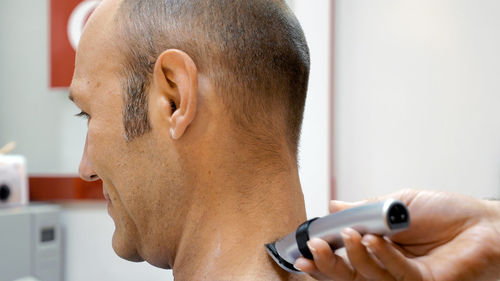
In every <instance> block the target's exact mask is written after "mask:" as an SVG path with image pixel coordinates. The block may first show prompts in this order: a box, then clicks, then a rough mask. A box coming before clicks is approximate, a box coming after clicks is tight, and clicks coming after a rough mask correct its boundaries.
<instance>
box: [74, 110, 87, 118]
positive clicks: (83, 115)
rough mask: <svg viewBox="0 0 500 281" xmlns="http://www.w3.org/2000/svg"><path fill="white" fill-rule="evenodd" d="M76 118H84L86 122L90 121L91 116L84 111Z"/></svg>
mask: <svg viewBox="0 0 500 281" xmlns="http://www.w3.org/2000/svg"><path fill="white" fill-rule="evenodd" d="M75 116H76V117H80V118H83V119H85V120H89V118H90V115H88V114H87V113H86V112H84V111H82V112H80V113H77V114H75Z"/></svg>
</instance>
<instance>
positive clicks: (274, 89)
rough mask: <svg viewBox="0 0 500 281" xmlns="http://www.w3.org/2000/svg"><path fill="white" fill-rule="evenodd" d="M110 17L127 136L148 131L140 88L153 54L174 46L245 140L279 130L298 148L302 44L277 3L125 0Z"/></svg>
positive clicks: (305, 68)
mask: <svg viewBox="0 0 500 281" xmlns="http://www.w3.org/2000/svg"><path fill="white" fill-rule="evenodd" d="M116 18H117V21H118V26H119V34H120V39H121V40H120V42H119V44H121V45H122V47H123V48H124V49H123V55H124V56H125V64H124V72H123V79H124V85H125V89H126V91H127V92H128V95H127V103H128V104H129V105H130V106H129V107H127V111H126V114H125V116H126V118H125V127H126V129H127V134H128V136H129V137H130V138H133V137H135V136H136V135H141V134H142V133H144V132H146V131H147V130H149V125H148V120H147V108H146V104H147V102H146V101H147V91H145V90H146V89H148V87H149V83H150V80H151V76H152V73H153V67H154V63H155V62H156V59H157V58H158V56H159V55H160V54H161V53H162V52H163V51H164V50H167V49H179V50H182V51H184V52H186V53H187V54H188V55H189V56H190V57H191V58H192V59H193V61H194V62H195V64H196V66H197V68H198V71H199V73H202V74H205V75H206V76H207V77H209V79H210V80H211V82H212V83H213V84H214V87H215V90H216V91H217V94H218V95H220V98H221V100H222V101H223V102H224V104H225V106H226V107H227V110H228V111H229V112H231V113H232V115H231V116H232V117H233V118H234V125H235V128H237V129H240V130H242V131H247V132H248V133H247V134H246V135H245V137H246V138H252V137H255V136H260V137H261V138H268V139H273V138H274V137H275V136H276V134H277V132H279V133H281V134H283V135H286V136H287V139H288V141H289V145H290V146H291V150H292V151H295V150H296V149H297V143H298V139H299V133H300V125H301V122H302V113H303V109H304V102H305V97H306V90H307V81H308V75H309V50H308V48H307V44H306V42H305V39H304V35H303V33H302V29H301V28H300V25H299V23H298V22H297V20H296V18H295V17H294V15H293V14H292V13H291V11H290V10H289V9H288V8H287V6H286V4H285V3H284V1H276V0H271V1H270V0H253V1H234V0H217V1H202V0H191V1H135V0H125V1H123V3H122V5H121V7H120V10H119V12H118V14H117V16H116ZM138 107H140V108H141V110H140V113H141V114H136V113H137V108H138ZM263 134H264V135H265V136H263Z"/></svg>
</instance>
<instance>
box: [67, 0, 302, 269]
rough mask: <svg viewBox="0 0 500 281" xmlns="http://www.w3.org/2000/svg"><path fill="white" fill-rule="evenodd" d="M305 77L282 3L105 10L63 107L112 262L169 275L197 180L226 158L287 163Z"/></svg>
mask: <svg viewBox="0 0 500 281" xmlns="http://www.w3.org/2000/svg"><path fill="white" fill-rule="evenodd" d="M308 74H309V54H308V48H307V45H306V42H305V39H304V35H303V33H302V30H301V28H300V26H299V24H298V22H297V20H296V19H295V17H294V16H293V15H292V13H291V12H290V11H289V9H288V8H287V7H286V5H285V4H284V3H283V2H282V1H277V0H271V1H264V0H254V1H238V0H215V1H197V0H185V1H178V0H177V1H174V0H162V1H160V0H156V1H155V0H148V1H146V0H145V1H133V0H132V1H129V0H124V1H118V0H109V1H103V3H102V4H101V5H100V6H99V8H98V9H97V10H96V11H95V13H94V14H93V15H92V17H91V18H90V20H89V22H88V24H87V26H86V28H85V31H84V33H83V36H82V38H81V41H80V45H79V47H78V51H77V58H76V65H75V74H74V77H73V82H72V86H71V98H72V99H73V100H74V101H75V103H76V104H77V105H78V106H79V107H80V108H81V109H82V111H84V112H85V114H88V116H89V120H88V133H87V141H86V145H85V151H84V155H83V157H82V162H81V165H80V174H81V176H82V177H83V178H84V179H86V180H96V179H99V178H101V179H102V180H103V190H104V193H105V196H106V197H107V198H109V208H108V209H109V212H110V215H111V216H112V217H113V220H114V222H115V225H116V230H115V233H114V235H113V248H114V249H115V251H116V252H117V254H118V255H119V256H121V257H123V258H125V259H129V260H137V261H138V260H143V259H146V260H147V261H148V262H150V263H152V264H154V265H157V266H160V267H168V266H170V265H171V264H172V263H171V259H172V256H171V255H172V252H173V251H175V249H176V247H177V243H178V242H179V241H180V236H181V232H180V230H182V228H183V222H184V220H185V219H186V214H185V212H184V211H185V210H187V209H188V208H189V206H191V205H192V204H195V200H194V199H193V194H195V193H197V192H198V193H199V192H200V187H199V181H200V178H203V177H209V176H210V175H212V176H213V177H215V176H214V174H216V172H213V173H212V171H211V169H212V170H213V169H218V168H219V167H215V168H214V167H211V164H212V163H219V162H221V161H219V162H217V160H218V159H217V158H220V157H222V156H221V155H222V154H224V153H226V152H227V150H228V149H236V147H238V149H239V148H241V151H232V152H233V154H234V153H238V157H239V158H241V159H235V160H237V161H246V159H244V156H243V155H244V153H243V152H244V151H243V150H245V149H246V150H248V151H247V152H250V153H249V155H252V156H255V157H256V158H257V159H258V158H259V156H258V155H260V154H262V155H267V156H269V155H277V156H276V157H278V158H280V157H282V155H280V154H286V155H285V156H283V158H286V159H295V157H296V155H295V154H296V150H297V144H298V137H299V131H300V124H301V120H302V114H303V109H304V103H305V96H306V89H307V81H308ZM238 143H241V145H238ZM232 144H235V145H234V146H232V147H229V146H231V145H232ZM262 157H266V156H262ZM273 157H274V156H273ZM228 159H229V161H231V158H225V160H228ZM261 159H262V158H261ZM227 165H228V166H231V165H232V163H227ZM220 169H223V168H220ZM211 173H212V174H211ZM207 175H208V176H207ZM214 180H216V179H214ZM203 192H210V190H207V191H206V190H203Z"/></svg>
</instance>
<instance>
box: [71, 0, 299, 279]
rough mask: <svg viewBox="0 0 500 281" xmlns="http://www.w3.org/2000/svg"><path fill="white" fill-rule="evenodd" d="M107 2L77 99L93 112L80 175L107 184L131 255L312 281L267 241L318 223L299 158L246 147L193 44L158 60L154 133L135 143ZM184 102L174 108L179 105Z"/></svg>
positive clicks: (207, 275) (93, 24) (82, 57)
mask: <svg viewBox="0 0 500 281" xmlns="http://www.w3.org/2000/svg"><path fill="white" fill-rule="evenodd" d="M118 5H119V1H107V0H106V1H103V2H102V4H101V5H100V6H99V7H98V8H97V10H96V11H95V12H94V13H93V15H92V16H91V18H90V19H89V21H88V23H87V25H86V27H85V30H84V32H83V35H82V38H81V41H80V44H79V46H78V50H77V55H76V62H75V73H74V77H73V81H72V84H71V88H70V98H71V99H72V100H73V101H74V102H75V104H76V105H77V106H78V107H79V108H80V109H81V110H82V111H83V113H82V115H84V116H86V117H88V132H87V139H86V143H85V149H84V153H83V156H82V160H81V164H80V170H79V172H80V175H81V177H82V178H83V179H85V180H88V181H93V180H98V179H101V180H102V182H103V193H104V195H105V197H106V198H107V201H108V211H109V214H110V216H111V217H112V218H113V221H114V223H115V226H116V229H115V232H114V234H113V248H114V250H115V252H116V253H117V254H118V255H119V256H120V257H122V258H124V259H127V260H130V261H143V260H145V261H147V262H148V263H150V264H152V265H155V266H157V267H161V268H171V269H173V270H174V276H175V278H176V279H177V280H306V279H307V276H306V275H293V276H292V275H289V274H287V273H286V272H285V271H283V270H282V269H280V268H279V267H278V266H277V265H275V263H274V261H272V260H271V258H270V257H268V255H267V253H266V252H265V248H264V244H265V243H269V242H272V241H274V240H276V239H277V238H279V237H281V236H283V235H285V234H287V233H289V232H291V231H293V230H294V229H295V228H296V227H297V225H299V224H300V223H301V222H303V221H304V220H305V219H306V216H305V208H304V202H303V195H302V191H301V187H300V182H299V177H298V170H297V164H296V158H295V156H294V155H291V154H290V149H289V148H288V147H287V142H286V138H285V136H283V137H282V138H280V141H279V143H278V146H277V147H278V152H279V159H266V158H262V157H259V154H258V152H257V153H256V151H255V150H250V148H249V146H248V145H245V144H244V143H242V142H241V141H240V140H241V136H239V135H237V132H238V131H237V130H234V127H233V126H234V125H233V123H232V122H231V119H230V115H229V113H228V110H227V108H225V107H224V105H223V103H222V101H221V100H220V99H219V98H218V93H217V91H215V90H214V87H213V85H212V83H211V81H210V79H209V78H208V77H206V76H205V75H204V74H203V73H200V72H198V70H197V67H196V65H195V63H194V62H193V60H192V59H191V58H190V57H189V56H188V55H187V54H186V53H184V52H183V51H182V50H175V49H169V50H164V51H163V52H162V53H161V55H159V56H158V58H157V59H156V63H155V66H154V73H153V76H152V80H151V84H150V87H149V92H148V97H149V100H148V104H149V120H150V124H151V127H152V129H151V131H150V132H148V133H146V134H144V135H143V136H140V137H138V138H135V139H133V140H131V141H127V140H126V138H125V130H124V127H123V117H122V112H123V107H124V102H123V96H124V94H125V93H124V92H123V89H122V85H121V82H122V81H121V80H120V76H119V73H120V68H121V63H120V62H121V61H122V59H123V58H121V57H120V55H119V51H118V49H117V46H116V45H115V44H116V43H115V42H116V40H115V32H116V31H115V28H114V25H115V22H113V21H112V15H113V14H114V13H115V12H116V9H117V7H118ZM172 102H173V103H175V106H176V110H175V111H174V112H173V111H172V107H171V103H172Z"/></svg>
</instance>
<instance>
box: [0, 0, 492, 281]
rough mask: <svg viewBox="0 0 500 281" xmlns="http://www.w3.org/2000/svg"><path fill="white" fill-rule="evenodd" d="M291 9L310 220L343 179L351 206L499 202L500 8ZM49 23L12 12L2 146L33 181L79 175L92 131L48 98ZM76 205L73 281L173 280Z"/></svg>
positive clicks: (0, 91) (71, 234)
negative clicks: (300, 47) (303, 43)
mask: <svg viewBox="0 0 500 281" xmlns="http://www.w3.org/2000/svg"><path fill="white" fill-rule="evenodd" d="M290 2H291V5H292V7H293V9H294V11H295V13H296V15H297V17H298V19H299V21H300V22H301V24H302V27H303V29H304V31H305V33H306V37H307V40H308V43H309V47H310V51H311V62H312V65H311V78H310V84H309V92H308V99H307V104H306V111H305V117H304V118H305V119H304V124H303V131H302V139H301V144H300V154H299V156H300V176H301V180H302V184H303V188H304V196H305V199H306V204H307V212H308V216H309V217H314V216H320V215H323V214H325V213H326V212H327V202H328V199H329V197H330V193H329V188H330V180H331V177H332V175H334V176H335V180H336V181H335V182H336V185H335V194H334V195H335V196H336V197H337V198H338V199H342V200H358V199H362V198H366V197H369V196H376V195H382V194H385V193H388V192H392V191H395V190H398V189H400V188H406V187H418V188H432V189H440V190H449V191H457V192H461V193H465V194H469V195H472V196H475V197H486V196H489V197H500V182H499V181H500V110H498V108H499V107H500V95H499V94H498V92H499V91H500V82H498V81H500V79H498V77H500V75H499V74H500V71H499V67H500V56H498V55H497V50H499V49H500V34H499V33H498V31H497V27H498V26H500V18H499V17H498V16H496V15H498V14H500V2H498V1H493V0H491V1H487V0H482V1H472V0H468V1H466V0H453V1H452V0H442V1H431V0H419V1H397V0H377V1H373V0H357V1H352V0H337V1H335V2H333V0H332V1H330V0H314V1H308V0H294V1H290ZM332 4H334V6H333V8H334V12H333V13H332V14H330V10H331V9H330V7H331V5H332ZM331 15H332V16H334V30H330V16H331ZM48 23H49V15H48V2H47V0H2V1H0V145H2V144H3V143H6V142H7V141H10V140H15V141H17V143H18V148H17V150H16V153H18V154H24V155H25V156H27V159H28V169H29V172H30V173H32V174H75V173H76V171H77V168H78V162H79V159H80V155H81V152H82V149H83V144H84V138H85V131H86V124H85V121H83V120H79V119H76V118H75V117H73V116H72V115H73V114H75V113H78V111H77V109H76V107H74V106H73V105H72V104H71V103H70V102H69V101H68V99H67V94H68V93H67V90H65V89H60V90H51V89H49V87H48V79H49V78H48V69H49V65H48V61H49V58H48V53H49V52H48ZM331 31H333V34H334V37H333V42H334V45H333V46H330V34H331ZM330 47H333V49H334V53H333V54H334V57H333V60H334V67H333V73H330V54H331V53H330ZM332 78H333V82H334V83H333V93H334V101H333V119H332V121H333V127H334V132H333V139H331V140H330V139H329V127H330V111H329V109H330V106H329V105H330V94H331V92H330V88H329V85H330V81H331V79H332ZM330 143H332V144H333V155H334V161H333V163H330V162H329V155H330V152H331V147H330ZM331 164H333V166H331ZM331 168H333V172H332V173H331V172H330V170H331ZM63 208H64V212H63V215H62V220H63V225H64V226H65V234H66V236H65V238H66V241H65V259H66V264H65V272H64V274H65V277H66V280H67V281H84V280H85V281H87V280H96V281H101V280H102V281H104V280H124V281H132V280H158V279H161V280H171V278H172V276H171V272H170V271H164V270H160V269H157V268H154V267H152V266H150V265H148V264H146V263H141V264H134V263H130V262H126V261H123V260H121V259H119V258H118V257H117V256H116V255H115V254H114V252H113V250H112V248H111V235H112V232H113V229H114V226H113V223H112V220H111V219H110V218H109V216H108V215H107V213H106V207H105V205H104V204H103V203H101V202H84V203H65V204H63ZM0 254H1V253H0Z"/></svg>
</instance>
